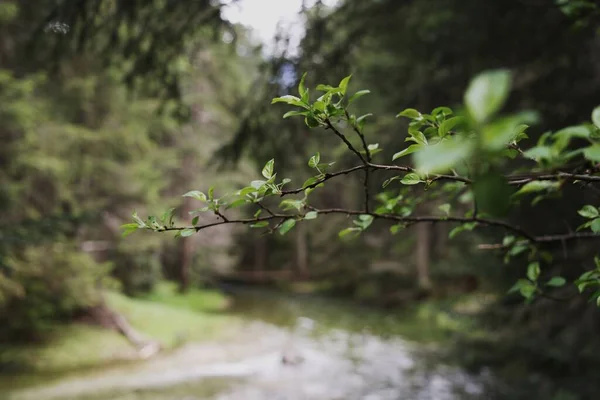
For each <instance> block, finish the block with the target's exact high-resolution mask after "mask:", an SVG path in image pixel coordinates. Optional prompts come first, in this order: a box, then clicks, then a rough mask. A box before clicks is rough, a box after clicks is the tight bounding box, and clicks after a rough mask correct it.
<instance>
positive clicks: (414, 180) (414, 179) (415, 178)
mask: <svg viewBox="0 0 600 400" xmlns="http://www.w3.org/2000/svg"><path fill="white" fill-rule="evenodd" d="M400 182H401V183H402V184H404V185H417V184H419V183H421V182H422V181H421V178H419V175H417V174H415V173H414V172H411V173H408V174H406V175H404V178H402V180H401V181H400Z"/></svg>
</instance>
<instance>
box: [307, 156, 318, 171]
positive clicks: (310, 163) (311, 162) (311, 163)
mask: <svg viewBox="0 0 600 400" xmlns="http://www.w3.org/2000/svg"><path fill="white" fill-rule="evenodd" d="M319 161H321V154H320V153H316V154H315V155H314V156H312V157H311V158H310V160H308V166H309V167H311V168H316V167H317V165H319Z"/></svg>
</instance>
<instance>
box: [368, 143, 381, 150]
mask: <svg viewBox="0 0 600 400" xmlns="http://www.w3.org/2000/svg"><path fill="white" fill-rule="evenodd" d="M378 148H379V143H375V144H370V145H368V146H367V149H369V151H374V150H377V149H378Z"/></svg>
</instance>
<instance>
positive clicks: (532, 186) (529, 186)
mask: <svg viewBox="0 0 600 400" xmlns="http://www.w3.org/2000/svg"><path fill="white" fill-rule="evenodd" d="M559 187H560V183H559V182H552V181H531V182H527V183H526V184H525V185H523V187H522V188H521V189H519V190H518V191H517V192H516V193H515V194H514V195H515V196H519V195H523V194H527V193H536V192H541V191H542V190H546V189H558V188H559Z"/></svg>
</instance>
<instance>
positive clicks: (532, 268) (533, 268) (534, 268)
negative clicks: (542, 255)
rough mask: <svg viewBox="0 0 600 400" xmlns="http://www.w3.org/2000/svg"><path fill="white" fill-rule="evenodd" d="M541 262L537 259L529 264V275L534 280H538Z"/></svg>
mask: <svg viewBox="0 0 600 400" xmlns="http://www.w3.org/2000/svg"><path fill="white" fill-rule="evenodd" d="M540 272H541V271H540V263H539V262H537V261H535V262H532V263H530V264H529V265H528V266H527V277H528V278H529V279H530V280H532V281H534V282H535V281H537V278H539V276H540Z"/></svg>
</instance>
